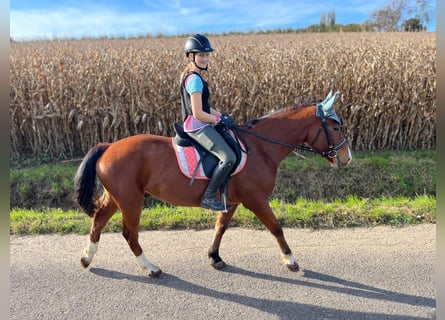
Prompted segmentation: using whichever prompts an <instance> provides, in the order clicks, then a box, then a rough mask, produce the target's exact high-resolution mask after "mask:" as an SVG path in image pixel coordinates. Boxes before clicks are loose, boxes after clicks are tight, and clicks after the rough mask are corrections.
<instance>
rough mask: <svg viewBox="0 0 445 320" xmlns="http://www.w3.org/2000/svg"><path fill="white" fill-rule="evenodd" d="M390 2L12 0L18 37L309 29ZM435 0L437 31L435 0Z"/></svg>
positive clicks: (358, 16)
mask: <svg viewBox="0 0 445 320" xmlns="http://www.w3.org/2000/svg"><path fill="white" fill-rule="evenodd" d="M389 2H390V0H376V1H369V0H326V1H323V0H322V1H300V0H275V1H265V0H246V1H242V0H238V1H235V0H189V1H182V0H174V1H169V0H164V1H162V0H136V1H117V0H109V1H104V0H63V1H60V0H11V1H10V36H11V37H12V38H13V39H15V40H19V41H22V40H40V39H53V38H81V37H102V36H108V37H114V36H124V37H131V36H139V35H147V34H148V35H157V34H165V35H177V34H191V33H198V32H199V33H222V32H231V31H241V32H246V31H258V30H270V29H277V28H283V29H285V28H304V27H307V26H309V25H312V24H318V23H319V22H320V16H321V14H322V13H323V12H325V13H326V14H327V13H328V12H329V11H335V16H336V23H338V24H348V23H363V22H364V21H365V20H366V19H368V18H369V16H370V14H371V13H372V12H373V11H375V10H376V9H380V8H383V7H385V6H386V5H388V4H389ZM429 2H430V3H431V12H432V13H433V14H431V15H432V17H431V18H432V20H433V21H432V22H431V23H430V24H429V25H428V31H435V30H436V21H435V10H436V9H435V8H436V2H435V1H434V0H430V1H429Z"/></svg>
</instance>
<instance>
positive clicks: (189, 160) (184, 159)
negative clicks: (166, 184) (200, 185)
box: [172, 141, 247, 180]
mask: <svg viewBox="0 0 445 320" xmlns="http://www.w3.org/2000/svg"><path fill="white" fill-rule="evenodd" d="M172 142H173V147H174V149H175V154H176V159H177V161H178V166H179V169H180V170H181V172H182V173H183V174H184V175H185V176H186V177H188V178H192V174H193V172H194V171H195V168H196V166H197V164H198V162H199V159H200V158H201V156H200V154H199V153H198V151H197V150H196V149H195V147H193V146H189V147H181V146H178V145H177V144H176V143H175V142H174V141H172ZM246 162H247V154H246V153H244V152H241V161H240V162H239V164H238V167H236V169H235V171H234V172H233V173H232V174H231V176H233V175H235V174H238V173H240V172H241V171H242V170H243V169H244V166H245V165H246ZM195 179H202V180H209V178H208V177H207V176H206V175H205V172H204V168H203V166H202V162H201V163H200V164H199V168H198V170H197V172H196V176H195Z"/></svg>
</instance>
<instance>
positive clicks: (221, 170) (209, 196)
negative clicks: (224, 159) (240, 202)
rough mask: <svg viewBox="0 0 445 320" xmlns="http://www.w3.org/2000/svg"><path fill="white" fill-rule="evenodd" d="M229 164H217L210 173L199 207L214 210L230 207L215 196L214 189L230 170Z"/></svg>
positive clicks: (224, 209) (228, 208)
mask: <svg viewBox="0 0 445 320" xmlns="http://www.w3.org/2000/svg"><path fill="white" fill-rule="evenodd" d="M231 167H232V165H231V164H228V165H227V164H226V165H223V164H219V165H218V166H217V167H216V168H215V170H214V171H213V173H212V177H211V178H210V182H209V185H208V186H207V189H206V191H205V192H204V194H203V196H202V198H201V207H203V208H205V209H212V210H215V211H222V212H227V211H228V210H230V209H231V208H232V206H230V205H224V204H223V203H222V202H221V201H219V200H218V199H217V198H216V191H217V190H218V188H219V187H220V186H221V184H222V183H223V182H224V180H225V179H226V177H227V175H228V174H229V172H230V168H231Z"/></svg>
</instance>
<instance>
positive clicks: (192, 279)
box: [9, 224, 436, 320]
mask: <svg viewBox="0 0 445 320" xmlns="http://www.w3.org/2000/svg"><path fill="white" fill-rule="evenodd" d="M284 232H285V236H286V238H287V240H288V242H289V245H290V246H291V248H292V250H293V252H294V255H295V256H296V258H297V260H298V262H299V264H300V271H299V272H297V273H294V272H291V271H289V270H287V268H286V267H285V266H284V265H283V264H282V263H281V261H280V258H279V249H278V245H277V243H276V242H275V239H274V238H273V236H272V235H271V234H270V233H269V232H268V231H260V230H251V229H240V228H231V229H229V230H228V231H227V232H226V234H225V235H224V237H223V240H222V244H221V251H220V254H221V257H222V258H223V259H224V260H225V262H226V263H227V264H228V266H227V267H226V268H225V269H223V270H222V271H217V270H214V269H213V268H212V267H211V266H210V265H209V260H208V258H207V249H208V247H209V245H210V242H211V240H212V237H213V230H204V231H193V230H186V231H148V232H141V233H140V241H141V244H142V246H143V248H144V251H145V254H146V256H147V257H148V259H150V261H151V262H153V263H155V264H157V265H158V266H159V267H160V268H161V269H162V270H163V272H164V273H163V275H162V276H161V277H159V278H156V279H154V278H149V277H147V276H146V275H145V274H144V273H143V272H142V271H141V269H140V268H139V266H138V264H137V262H136V259H135V258H134V256H133V255H132V253H131V251H130V249H129V247H128V245H127V243H126V242H125V240H124V238H123V237H122V236H121V235H120V234H111V233H106V234H103V235H102V238H101V241H100V244H99V251H98V253H97V255H96V256H95V258H94V259H93V261H92V263H91V265H90V267H89V268H88V269H83V268H82V267H81V265H80V256H81V253H82V250H83V248H84V247H85V245H86V244H87V240H88V236H78V235H39V236H10V307H9V318H10V319H70V320H73V319H124V320H133V319H156V320H158V319H193V320H197V319H255V320H261V319H304V320H306V319H307V320H312V319H314V320H315V319H320V320H321V319H342V320H344V319H361V320H364V319H373V320H375V319H382V320H383V319H385V320H388V319H389V320H395V319H397V320H402V319H431V318H432V315H433V314H434V312H435V311H434V310H435V307H436V290H435V280H436V273H435V266H436V263H435V261H436V225H434V224H422V225H418V226H409V227H403V228H392V227H375V228H357V229H339V230H321V231H320V230H318V231H314V230H306V229H303V230H302V229H285V230H284Z"/></svg>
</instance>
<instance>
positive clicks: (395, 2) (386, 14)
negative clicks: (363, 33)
mask: <svg viewBox="0 0 445 320" xmlns="http://www.w3.org/2000/svg"><path fill="white" fill-rule="evenodd" d="M406 5H407V0H391V1H390V3H389V4H388V5H387V6H386V7H384V8H381V9H378V10H376V11H374V12H372V13H371V17H370V20H369V23H370V24H372V25H374V26H375V28H376V29H377V30H378V31H398V30H399V23H400V19H401V18H402V13H403V11H404V10H405V9H406Z"/></svg>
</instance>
